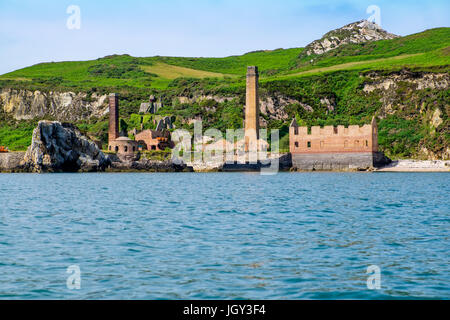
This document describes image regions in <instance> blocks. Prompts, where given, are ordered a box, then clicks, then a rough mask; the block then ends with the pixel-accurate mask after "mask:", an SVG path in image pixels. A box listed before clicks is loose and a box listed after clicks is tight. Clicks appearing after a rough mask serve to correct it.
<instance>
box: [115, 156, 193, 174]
mask: <svg viewBox="0 0 450 320" xmlns="http://www.w3.org/2000/svg"><path fill="white" fill-rule="evenodd" d="M109 159H110V161H111V165H110V166H109V168H108V169H107V170H108V171H110V172H192V171H193V170H192V168H191V167H189V166H187V165H185V164H183V163H180V164H176V163H174V162H173V161H172V160H170V159H166V160H154V159H147V158H146V157H145V156H143V155H141V154H138V155H136V157H134V158H133V159H129V158H124V157H119V156H117V155H115V154H113V155H109Z"/></svg>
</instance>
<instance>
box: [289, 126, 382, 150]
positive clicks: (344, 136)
mask: <svg viewBox="0 0 450 320" xmlns="http://www.w3.org/2000/svg"><path fill="white" fill-rule="evenodd" d="M377 137H378V136H377V129H376V126H375V127H374V126H373V124H367V125H364V126H362V127H360V126H349V127H348V128H346V127H344V126H338V127H333V126H326V127H324V128H321V127H311V130H310V132H308V128H307V127H298V126H295V125H293V126H291V127H290V129H289V149H290V152H291V153H292V154H294V153H306V154H314V153H365V152H377V151H378V138H377Z"/></svg>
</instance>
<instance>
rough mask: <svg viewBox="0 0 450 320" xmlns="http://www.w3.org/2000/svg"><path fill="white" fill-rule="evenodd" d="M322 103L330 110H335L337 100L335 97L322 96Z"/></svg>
mask: <svg viewBox="0 0 450 320" xmlns="http://www.w3.org/2000/svg"><path fill="white" fill-rule="evenodd" d="M320 103H321V104H322V105H323V106H325V107H327V109H328V111H330V112H333V111H334V108H335V107H336V101H335V100H334V99H328V98H322V99H320Z"/></svg>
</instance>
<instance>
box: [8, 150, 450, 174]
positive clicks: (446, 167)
mask: <svg viewBox="0 0 450 320" xmlns="http://www.w3.org/2000/svg"><path fill="white" fill-rule="evenodd" d="M24 154H25V152H10V153H2V154H0V173H27V172H28V170H26V168H25V167H24V166H23V165H22V164H21V159H22V158H23V156H24ZM147 162H148V163H147ZM170 162H171V161H167V160H166V161H151V160H148V161H146V163H145V165H139V166H138V165H130V164H128V163H120V165H112V166H111V167H108V168H106V169H105V170H104V171H103V170H101V171H99V172H106V173H112V172H114V173H130V172H133V173H156V172H161V173H170V172H195V173H216V172H221V173H227V172H228V170H222V169H223V168H222V167H221V166H220V165H218V164H217V163H215V164H212V163H207V164H203V165H194V164H193V163H190V164H188V165H187V166H186V167H185V168H178V169H180V170H177V168H175V167H174V166H173V164H170ZM283 162H284V161H282V163H283ZM113 163H114V162H113ZM231 171H234V172H259V171H260V170H231ZM83 172H86V171H77V172H74V173H83ZM279 172H450V160H412V159H405V160H396V161H392V163H390V164H388V165H386V166H384V167H379V168H367V169H366V170H317V171H309V170H296V169H295V168H293V167H289V166H288V165H287V163H283V165H281V166H280V170H279Z"/></svg>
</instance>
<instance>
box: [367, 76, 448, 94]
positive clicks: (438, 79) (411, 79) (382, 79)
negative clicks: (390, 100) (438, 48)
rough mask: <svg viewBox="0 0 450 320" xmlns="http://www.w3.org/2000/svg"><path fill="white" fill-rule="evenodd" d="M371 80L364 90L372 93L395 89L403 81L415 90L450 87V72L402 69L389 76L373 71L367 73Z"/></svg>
mask: <svg viewBox="0 0 450 320" xmlns="http://www.w3.org/2000/svg"><path fill="white" fill-rule="evenodd" d="M367 78H369V79H370V80H369V81H368V82H366V84H365V85H364V88H363V91H364V92H366V93H371V92H373V91H376V90H381V91H388V90H395V89H397V88H398V87H399V85H400V84H401V83H402V82H403V83H405V84H408V85H410V87H411V88H412V89H414V90H425V89H438V90H445V89H448V87H449V84H450V76H449V74H448V73H423V72H411V71H408V70H402V71H400V72H396V73H392V74H390V75H388V76H386V75H380V74H379V73H376V72H373V73H369V74H367Z"/></svg>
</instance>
